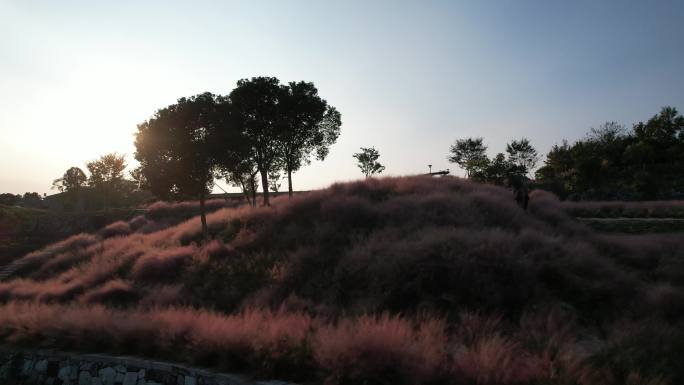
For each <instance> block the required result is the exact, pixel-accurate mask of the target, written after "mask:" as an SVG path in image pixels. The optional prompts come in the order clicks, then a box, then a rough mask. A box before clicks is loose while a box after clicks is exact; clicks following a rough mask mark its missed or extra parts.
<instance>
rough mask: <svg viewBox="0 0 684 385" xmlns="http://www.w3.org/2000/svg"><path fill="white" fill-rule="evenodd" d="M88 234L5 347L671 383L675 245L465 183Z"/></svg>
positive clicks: (315, 379) (328, 193)
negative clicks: (206, 233)
mask: <svg viewBox="0 0 684 385" xmlns="http://www.w3.org/2000/svg"><path fill="white" fill-rule="evenodd" d="M160 205H161V206H159V207H158V208H157V209H156V210H150V212H149V213H147V214H146V215H144V216H138V217H136V218H133V219H131V220H130V221H126V222H124V221H120V222H115V223H112V224H110V225H109V226H107V227H105V228H104V229H102V230H100V231H99V232H97V233H92V234H80V235H76V236H73V237H70V238H68V239H65V240H63V241H61V242H59V243H56V244H52V245H49V246H47V247H45V248H44V249H41V250H38V251H35V252H32V253H30V254H28V255H26V256H25V257H24V258H23V262H25V263H26V264H25V265H24V267H23V270H22V271H21V272H20V274H21V276H20V277H18V278H17V279H14V280H12V281H9V282H4V283H0V302H2V305H1V306H0V338H1V339H2V340H3V341H4V342H5V343H11V344H27V345H30V346H36V345H39V346H49V347H58V348H62V349H80V350H105V351H114V352H125V353H128V354H139V355H147V356H154V357H162V358H166V359H172V360H179V361H186V362H191V363H195V364H200V365H209V366H217V367H220V368H222V369H229V370H240V371H250V372H252V373H254V374H255V375H257V376H264V377H280V378H283V379H292V380H297V381H301V382H305V383H321V382H325V383H328V384H358V383H366V384H390V383H391V384H632V385H636V384H650V385H656V384H677V383H682V382H683V381H684V369H682V367H681V365H680V358H681V357H682V355H683V354H684V333H683V330H684V328H683V327H682V324H681V318H682V315H684V241H683V240H682V237H681V234H679V235H677V234H651V235H648V234H646V235H626V234H623V235H617V234H601V233H596V232H594V231H593V230H592V229H590V228H588V227H585V226H584V225H582V224H580V223H578V222H577V221H575V220H573V219H572V218H571V217H569V216H568V215H567V214H566V213H565V209H564V207H563V204H561V203H560V202H558V201H557V200H556V199H555V198H554V197H553V196H552V195H550V194H548V193H544V192H541V191H539V192H534V193H533V195H532V199H531V206H530V210H529V212H524V211H522V210H521V209H520V208H518V207H517V206H516V205H515V202H514V201H513V199H512V197H511V194H510V192H509V191H507V190H504V189H502V188H498V187H494V186H489V185H480V184H476V183H471V182H468V181H464V180H461V179H458V178H439V179H433V178H429V177H410V178H385V179H370V180H366V181H361V182H354V183H345V184H336V185H333V186H331V187H330V188H328V189H324V190H320V191H315V192H310V193H308V194H306V195H302V196H297V197H295V198H294V199H293V200H291V201H288V199H287V197H279V198H277V199H275V200H274V204H273V207H271V208H259V209H251V208H248V207H238V208H221V209H218V210H216V211H214V212H213V213H211V214H210V215H209V216H208V223H209V228H210V231H211V236H212V239H213V240H212V241H211V242H209V243H208V244H204V245H202V244H201V243H200V240H201V231H200V223H199V220H198V219H197V218H190V219H187V220H185V218H187V216H188V213H189V212H192V207H191V204H181V205H176V206H174V205H163V204H160Z"/></svg>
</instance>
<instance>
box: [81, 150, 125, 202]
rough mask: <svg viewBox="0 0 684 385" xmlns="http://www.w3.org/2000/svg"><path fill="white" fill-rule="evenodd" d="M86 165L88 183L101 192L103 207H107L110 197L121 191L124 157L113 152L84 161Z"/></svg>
mask: <svg viewBox="0 0 684 385" xmlns="http://www.w3.org/2000/svg"><path fill="white" fill-rule="evenodd" d="M86 167H87V168H88V171H89V172H90V178H89V179H88V184H89V185H90V186H91V187H93V188H94V189H95V190H96V191H98V192H99V193H100V194H101V196H102V198H103V200H104V207H105V208H109V205H110V203H111V200H112V197H113V196H115V195H118V194H119V193H120V192H121V191H120V190H121V187H122V181H123V179H124V170H125V169H126V157H125V156H124V155H119V154H117V153H115V152H113V153H110V154H105V155H102V156H101V157H100V158H99V159H95V160H93V161H90V162H88V163H86Z"/></svg>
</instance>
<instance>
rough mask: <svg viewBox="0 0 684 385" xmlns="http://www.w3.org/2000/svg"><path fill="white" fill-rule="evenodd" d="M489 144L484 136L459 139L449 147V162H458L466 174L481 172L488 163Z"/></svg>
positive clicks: (471, 174) (469, 175)
mask: <svg viewBox="0 0 684 385" xmlns="http://www.w3.org/2000/svg"><path fill="white" fill-rule="evenodd" d="M486 151H487V146H485V145H484V143H483V139H482V138H466V139H459V140H457V141H456V142H455V143H454V144H453V145H451V148H450V149H449V152H450V153H451V155H450V156H448V157H447V159H448V160H449V162H451V163H456V164H458V165H459V166H460V167H461V168H462V169H464V170H465V171H466V176H467V177H468V178H470V177H471V176H473V175H475V174H477V173H479V172H481V171H482V170H483V169H484V167H485V166H486V164H487V160H488V159H487V155H486Z"/></svg>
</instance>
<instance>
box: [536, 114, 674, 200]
mask: <svg viewBox="0 0 684 385" xmlns="http://www.w3.org/2000/svg"><path fill="white" fill-rule="evenodd" d="M683 167H684V117H682V115H680V114H678V112H677V110H676V109H675V108H673V107H664V108H663V109H662V110H661V111H660V113H659V114H657V115H655V116H653V117H652V118H651V119H649V120H648V121H647V122H646V123H643V122H639V123H637V124H635V125H634V126H633V127H632V129H631V130H627V129H625V127H624V126H622V125H620V124H618V123H615V122H608V123H606V124H604V125H602V126H601V127H599V128H598V129H592V130H591V132H590V133H589V135H587V137H586V138H584V139H582V140H579V141H577V142H575V143H573V144H572V145H570V144H568V143H567V142H563V144H562V145H556V146H554V147H553V148H552V149H551V151H550V152H549V153H548V154H547V157H546V160H545V164H544V166H543V167H541V168H540V169H539V170H538V171H537V174H536V177H537V182H539V183H540V184H541V186H542V187H544V188H547V189H549V190H552V191H554V192H556V193H557V194H559V195H560V196H561V197H568V198H571V199H672V198H678V197H679V198H681V197H682V196H684V178H682V174H681V170H682V168H683Z"/></svg>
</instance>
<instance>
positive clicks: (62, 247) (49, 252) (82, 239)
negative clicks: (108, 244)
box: [21, 233, 98, 270]
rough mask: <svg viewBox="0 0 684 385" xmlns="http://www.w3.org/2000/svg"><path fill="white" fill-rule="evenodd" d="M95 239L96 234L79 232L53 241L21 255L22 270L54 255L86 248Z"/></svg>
mask: <svg viewBox="0 0 684 385" xmlns="http://www.w3.org/2000/svg"><path fill="white" fill-rule="evenodd" d="M97 241H98V238H97V237H96V236H94V235H91V234H85V233H81V234H78V235H74V236H71V237H69V238H67V239H65V240H63V241H60V242H57V243H53V244H51V245H48V246H46V247H44V248H43V249H41V250H37V251H34V252H32V253H29V254H26V255H25V256H24V257H22V258H21V261H22V262H24V263H25V264H26V266H25V267H24V269H23V270H25V269H28V268H31V267H35V266H37V265H40V264H42V263H44V262H46V261H48V260H50V259H51V258H53V257H54V256H56V255H59V254H63V253H67V252H75V251H77V250H79V249H83V248H86V247H88V246H90V245H92V244H94V243H95V242H97Z"/></svg>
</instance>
